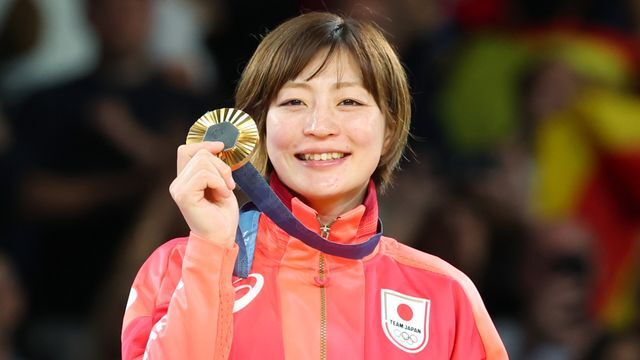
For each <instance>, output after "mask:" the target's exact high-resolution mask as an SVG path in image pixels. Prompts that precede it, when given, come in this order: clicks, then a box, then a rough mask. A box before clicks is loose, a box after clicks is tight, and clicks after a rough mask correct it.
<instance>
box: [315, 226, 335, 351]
mask: <svg viewBox="0 0 640 360" xmlns="http://www.w3.org/2000/svg"><path fill="white" fill-rule="evenodd" d="M331 225H333V222H332V223H330V224H326V225H324V224H320V232H321V235H322V237H323V238H325V239H327V240H328V239H329V231H331ZM325 272H326V263H325V259H324V254H323V253H320V262H319V264H318V279H320V282H319V283H320V359H321V360H326V359H327V294H326V288H325V283H324V280H325Z"/></svg>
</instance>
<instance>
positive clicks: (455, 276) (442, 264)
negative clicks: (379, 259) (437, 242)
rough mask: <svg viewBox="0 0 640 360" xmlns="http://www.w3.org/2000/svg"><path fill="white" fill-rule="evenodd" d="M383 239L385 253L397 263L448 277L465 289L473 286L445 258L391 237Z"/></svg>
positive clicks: (473, 286) (467, 278)
mask: <svg viewBox="0 0 640 360" xmlns="http://www.w3.org/2000/svg"><path fill="white" fill-rule="evenodd" d="M383 241H384V252H385V254H386V255H387V256H390V257H391V258H393V259H394V260H395V261H397V262H398V263H400V264H402V265H405V266H409V267H413V268H416V269H420V270H424V271H426V272H429V273H431V274H433V275H436V276H442V277H446V278H449V279H450V280H452V281H454V282H456V283H458V284H460V285H461V286H462V287H463V288H465V289H466V288H468V287H472V288H475V285H473V282H472V281H471V280H470V279H469V277H468V276H467V275H465V274H464V273H463V272H462V271H460V270H458V269H457V268H456V267H455V266H453V265H451V264H449V263H448V262H446V261H445V260H443V259H441V258H439V257H437V256H435V255H431V254H428V253H425V252H422V251H420V250H417V249H414V248H412V247H410V246H408V245H405V244H402V243H400V242H399V241H397V240H395V239H393V238H388V237H383Z"/></svg>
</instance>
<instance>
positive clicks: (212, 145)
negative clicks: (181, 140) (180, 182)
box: [177, 141, 224, 175]
mask: <svg viewBox="0 0 640 360" xmlns="http://www.w3.org/2000/svg"><path fill="white" fill-rule="evenodd" d="M203 149H204V150H207V152H209V153H211V154H212V155H215V154H217V153H219V152H221V151H222V149H224V144H223V143H222V142H220V141H203V142H200V143H196V144H185V145H180V146H179V147H178V164H177V169H178V175H179V174H180V173H181V172H182V169H184V167H185V166H186V165H187V163H188V162H189V160H191V158H193V157H194V156H195V155H196V154H197V153H198V151H200V150H203Z"/></svg>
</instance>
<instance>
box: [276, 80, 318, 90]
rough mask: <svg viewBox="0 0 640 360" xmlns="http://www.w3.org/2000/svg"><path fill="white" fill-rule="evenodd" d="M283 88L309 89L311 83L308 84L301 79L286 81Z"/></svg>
mask: <svg viewBox="0 0 640 360" xmlns="http://www.w3.org/2000/svg"><path fill="white" fill-rule="evenodd" d="M282 88H283V89H285V88H293V89H296V88H300V89H310V88H311V85H309V84H308V83H307V82H302V81H287V82H286V83H285V84H284V85H283V86H282Z"/></svg>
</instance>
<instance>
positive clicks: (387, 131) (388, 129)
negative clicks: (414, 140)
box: [382, 121, 393, 154]
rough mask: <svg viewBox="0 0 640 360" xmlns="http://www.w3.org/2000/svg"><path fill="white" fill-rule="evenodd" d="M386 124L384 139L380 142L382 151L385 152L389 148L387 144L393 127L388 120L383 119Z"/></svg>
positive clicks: (391, 136)
mask: <svg viewBox="0 0 640 360" xmlns="http://www.w3.org/2000/svg"><path fill="white" fill-rule="evenodd" d="M385 122H386V124H387V125H386V126H385V127H384V141H383V142H382V153H383V154H386V153H387V151H388V150H389V146H391V140H392V139H393V127H392V126H391V122H390V121H385Z"/></svg>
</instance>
